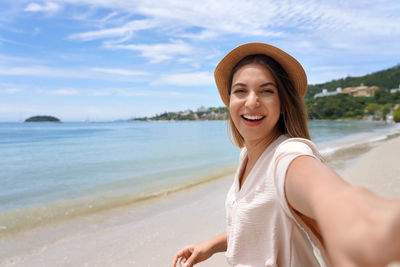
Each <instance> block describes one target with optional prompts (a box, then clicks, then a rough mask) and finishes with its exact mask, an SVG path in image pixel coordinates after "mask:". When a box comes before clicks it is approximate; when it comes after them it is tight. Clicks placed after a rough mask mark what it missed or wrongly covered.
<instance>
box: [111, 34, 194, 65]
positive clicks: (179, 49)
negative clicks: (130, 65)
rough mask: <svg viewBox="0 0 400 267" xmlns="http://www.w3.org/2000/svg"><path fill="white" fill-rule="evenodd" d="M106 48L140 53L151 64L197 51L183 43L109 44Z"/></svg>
mask: <svg viewBox="0 0 400 267" xmlns="http://www.w3.org/2000/svg"><path fill="white" fill-rule="evenodd" d="M105 47H106V48H110V49H123V50H133V51H139V52H140V53H141V56H143V57H147V58H149V59H150V62H152V63H157V62H161V61H165V60H170V59H173V58H174V57H175V56H185V55H190V54H192V53H194V51H195V49H194V48H193V47H192V46H191V45H189V44H187V43H185V42H183V41H179V40H178V41H171V42H170V43H164V44H150V45H145V44H127V45H122V44H120V45H114V44H107V45H106V46H105Z"/></svg>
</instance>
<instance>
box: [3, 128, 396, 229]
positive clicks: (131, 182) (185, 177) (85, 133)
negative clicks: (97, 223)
mask: <svg viewBox="0 0 400 267" xmlns="http://www.w3.org/2000/svg"><path fill="white" fill-rule="evenodd" d="M398 128H399V127H398V125H385V124H384V123H380V122H365V121H335V122H331V121H315V122H310V131H311V135H312V138H313V140H314V142H316V143H317V144H318V145H320V147H321V150H322V152H326V153H330V152H332V151H334V150H335V149H339V148H342V147H345V146H350V145H352V144H354V143H357V142H358V143H362V142H369V141H371V140H374V139H383V138H386V137H387V136H388V135H389V134H391V133H393V132H396V131H398ZM238 154H239V149H238V148H236V147H234V146H233V145H232V144H231V143H230V141H229V139H228V138H227V127H226V122H225V121H193V122H135V123H129V122H119V123H83V122H82V123H72V122H71V123H23V124H20V123H0V184H1V187H0V230H6V229H8V228H10V227H12V225H13V224H15V225H16V224H20V223H22V222H21V220H26V219H27V217H26V216H27V214H30V215H29V216H30V218H33V217H35V216H36V215H35V214H36V213H37V214H39V213H40V218H41V220H46V218H52V217H57V216H59V215H60V214H63V216H64V215H66V216H67V215H68V214H73V213H74V212H75V213H77V212H78V211H79V212H78V213H85V212H86V211H88V210H90V209H92V210H93V209H96V208H99V209H100V208H107V207H112V206H116V205H121V204H127V203H131V202H134V201H137V200H141V199H143V198H147V197H151V196H154V195H162V194H166V193H168V192H172V191H175V190H178V189H180V188H184V187H186V186H189V185H191V184H196V183H199V182H201V181H203V180H207V179H213V178H215V177H217V176H221V175H223V174H226V173H230V172H232V170H233V169H234V168H235V165H236V162H237V160H238ZM46 213H47V215H48V216H47V217H46V215H45V214H46ZM32 214H33V215H32ZM24 223H26V221H25V222H24Z"/></svg>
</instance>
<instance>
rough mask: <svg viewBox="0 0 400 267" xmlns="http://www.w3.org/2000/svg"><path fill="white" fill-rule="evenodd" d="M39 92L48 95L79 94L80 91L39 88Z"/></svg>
mask: <svg viewBox="0 0 400 267" xmlns="http://www.w3.org/2000/svg"><path fill="white" fill-rule="evenodd" d="M36 93H37V94H46V95H78V94H79V92H78V91H77V90H76V89H57V90H42V89H41V90H37V91H36Z"/></svg>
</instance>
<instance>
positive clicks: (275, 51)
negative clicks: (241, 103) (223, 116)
mask: <svg viewBox="0 0 400 267" xmlns="http://www.w3.org/2000/svg"><path fill="white" fill-rule="evenodd" d="M256 54H263V55H266V56H269V57H271V58H273V59H274V60H275V61H276V62H278V63H279V64H280V65H281V66H282V67H283V69H284V70H285V71H286V73H287V74H288V75H289V78H290V79H291V81H292V83H293V86H294V88H295V89H296V90H297V91H298V92H299V95H300V96H302V97H304V95H305V94H306V89H307V76H306V73H305V72H304V69H303V67H302V66H301V65H300V63H299V62H298V61H297V60H296V59H295V58H293V57H292V56H291V55H289V54H287V53H286V52H284V51H282V50H281V49H279V48H277V47H275V46H272V45H269V44H264V43H247V44H244V45H241V46H238V47H236V48H235V49H233V50H232V51H231V52H229V53H228V54H227V55H226V56H225V57H224V58H223V59H222V60H221V61H220V62H219V63H218V65H217V67H216V68H215V71H214V78H215V83H216V84H217V87H218V91H219V94H220V96H221V99H222V101H223V102H224V104H225V105H226V106H228V105H229V88H228V87H229V82H230V81H229V79H230V75H231V72H232V69H233V68H234V67H235V66H236V64H237V63H239V61H240V60H242V59H243V58H244V57H246V56H249V55H256Z"/></svg>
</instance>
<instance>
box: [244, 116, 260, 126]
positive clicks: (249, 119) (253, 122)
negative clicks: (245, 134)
mask: <svg viewBox="0 0 400 267" xmlns="http://www.w3.org/2000/svg"><path fill="white" fill-rule="evenodd" d="M240 117H241V118H242V120H243V122H244V124H246V125H247V126H257V125H260V124H261V123H262V120H263V119H264V118H265V116H262V115H241V116H240Z"/></svg>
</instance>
